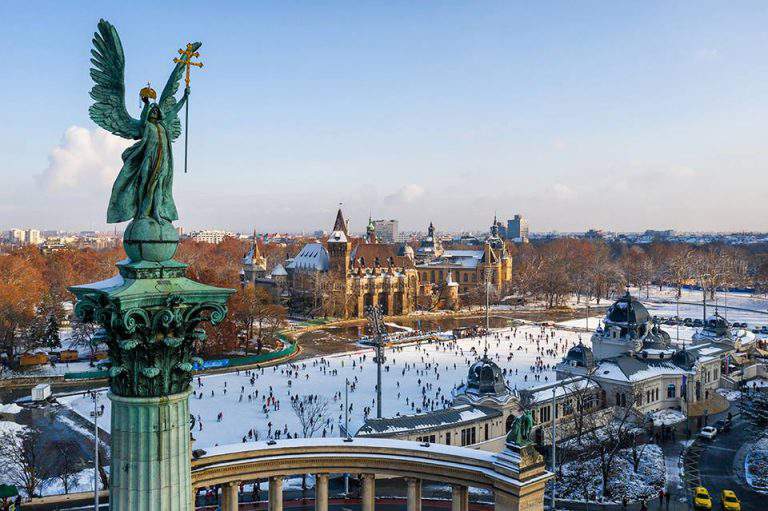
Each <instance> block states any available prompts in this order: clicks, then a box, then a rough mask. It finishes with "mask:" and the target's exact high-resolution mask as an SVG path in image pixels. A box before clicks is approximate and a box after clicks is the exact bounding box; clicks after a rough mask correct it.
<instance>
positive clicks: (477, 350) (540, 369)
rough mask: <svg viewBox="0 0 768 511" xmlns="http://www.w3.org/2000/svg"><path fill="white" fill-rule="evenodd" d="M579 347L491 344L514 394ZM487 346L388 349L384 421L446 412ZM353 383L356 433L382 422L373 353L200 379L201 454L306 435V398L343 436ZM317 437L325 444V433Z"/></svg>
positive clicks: (543, 334)
mask: <svg viewBox="0 0 768 511" xmlns="http://www.w3.org/2000/svg"><path fill="white" fill-rule="evenodd" d="M579 339H582V340H583V341H584V343H585V344H588V343H589V335H588V334H584V333H578V332H572V331H566V330H562V329H559V328H554V329H553V328H546V329H542V328H541V327H538V326H534V325H523V326H520V327H518V328H517V329H516V330H514V331H511V330H509V329H505V330H503V331H502V330H497V331H494V333H493V334H492V335H491V336H490V337H489V338H488V342H487V344H488V355H489V357H491V358H492V359H493V360H494V361H495V362H496V363H498V364H499V366H500V367H501V368H502V369H503V370H505V371H506V379H507V382H508V384H509V386H510V387H511V388H518V389H520V388H526V387H529V386H532V385H534V384H537V383H545V382H546V381H552V380H553V379H554V371H553V367H554V365H555V364H556V363H557V362H559V361H560V360H561V358H562V357H563V355H564V354H565V353H566V352H567V350H568V348H570V347H571V346H573V345H574V344H576V343H578V342H579ZM485 342H486V341H485V338H483V337H476V338H468V339H461V340H458V341H450V342H442V343H429V344H421V345H412V346H400V347H393V348H389V349H387V351H386V358H387V359H386V362H385V370H384V371H383V414H384V416H385V417H388V416H394V415H396V414H409V413H416V412H419V411H422V412H423V411H427V410H433V409H440V408H444V407H445V406H447V405H448V403H449V401H450V399H451V392H452V390H453V389H454V388H455V387H456V386H458V385H460V384H461V383H463V382H464V381H465V380H466V377H467V369H468V367H469V365H470V364H472V363H473V362H475V361H476V360H477V359H478V358H479V357H480V356H482V353H483V349H484V346H485ZM251 378H253V384H251ZM347 378H348V379H349V380H350V383H351V384H352V388H351V389H350V393H349V402H350V408H351V411H350V430H351V431H353V432H354V431H356V430H357V429H358V428H359V427H360V426H361V425H362V424H363V422H364V419H365V413H366V411H369V413H371V414H372V416H375V401H374V395H375V385H376V365H375V364H374V362H373V351H372V350H370V349H369V350H363V351H358V352H355V353H352V354H342V355H337V356H330V357H322V358H314V359H308V360H303V361H301V362H298V363H295V364H283V365H280V366H274V367H268V368H264V369H261V370H259V371H254V372H250V373H246V372H240V373H228V374H222V375H212V376H205V377H202V378H201V380H200V382H201V384H202V386H200V385H199V384H198V380H197V379H195V381H194V382H193V390H194V392H195V395H194V396H192V397H191V398H190V408H191V412H192V414H193V415H194V416H195V418H196V419H197V420H198V421H199V422H198V423H196V424H195V428H194V431H193V435H194V436H195V438H196V439H197V442H196V443H195V446H196V447H200V448H204V447H206V446H212V445H223V444H229V443H237V442H242V441H243V438H244V437H245V439H246V440H247V441H252V440H256V439H257V437H258V439H260V440H263V439H264V438H267V437H275V436H276V431H277V430H279V431H280V433H279V435H280V436H281V437H282V438H286V437H287V435H288V434H290V435H291V436H294V435H295V434H296V433H298V434H299V435H300V434H301V431H300V427H299V423H298V419H297V417H296V414H295V413H294V411H293V410H292V407H291V404H290V403H291V401H290V400H291V397H295V396H302V397H303V396H307V395H317V396H319V397H320V398H326V399H327V400H328V413H327V414H326V420H327V423H326V424H325V434H326V435H327V436H338V435H339V429H338V426H339V424H340V423H341V422H342V421H343V420H344V404H343V403H344V387H345V384H344V382H345V379H347ZM270 395H271V396H272V397H273V398H274V400H273V399H271V398H270ZM249 397H250V399H249ZM59 401H60V402H61V403H63V404H66V405H67V406H70V407H71V408H72V409H73V410H74V411H75V412H77V413H78V414H80V415H81V416H82V417H84V418H85V419H87V420H90V416H89V412H90V411H91V410H92V409H93V402H92V401H91V399H90V398H89V397H88V396H84V395H82V394H79V395H75V396H68V397H63V398H60V399H59ZM268 401H269V405H267V402H268ZM275 401H276V402H275ZM100 403H103V404H104V405H105V411H104V417H103V418H102V419H100V421H99V425H100V426H101V427H103V428H104V429H105V430H108V429H109V424H110V410H109V404H110V403H109V400H108V399H107V398H106V396H105V394H104V393H103V392H102V393H101V394H100ZM219 414H221V420H220V421H219V420H218V418H219ZM200 424H202V430H201V429H200ZM251 430H253V432H254V433H256V434H257V435H254V436H253V438H250V437H249V436H248V433H249V432H250V431H251ZM317 436H322V430H321V431H320V433H319V434H318V435H317Z"/></svg>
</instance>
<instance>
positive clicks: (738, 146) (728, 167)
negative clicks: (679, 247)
mask: <svg viewBox="0 0 768 511" xmlns="http://www.w3.org/2000/svg"><path fill="white" fill-rule="evenodd" d="M101 17H103V18H105V19H107V20H109V21H110V22H112V23H113V24H114V25H115V26H116V27H117V29H118V31H119V33H120V36H121V39H122V41H123V46H124V49H125V54H126V82H127V83H126V85H127V87H126V88H127V91H128V93H127V95H128V99H127V102H128V105H129V110H130V111H131V113H132V114H134V115H136V114H137V113H138V110H139V102H138V89H139V88H141V87H142V86H143V85H144V84H145V83H146V82H147V80H151V81H152V84H153V86H155V87H156V88H157V89H161V88H162V86H163V84H164V83H165V80H166V79H167V77H168V74H169V72H170V69H171V65H172V64H171V62H170V59H171V58H172V57H173V56H174V52H175V51H176V49H177V48H179V47H181V46H182V45H183V44H184V43H186V42H187V41H189V40H200V41H202V42H203V47H202V48H201V53H202V60H203V61H204V62H205V66H206V67H205V68H204V69H203V70H202V71H200V72H196V73H195V74H194V76H193V79H192V98H191V106H190V144H191V154H190V167H191V170H190V173H189V174H187V175H184V174H182V173H177V178H176V180H175V197H176V201H177V205H178V206H179V211H180V216H181V220H180V222H179V224H180V225H183V226H185V227H186V228H197V227H220V228H231V229H235V230H244V231H248V230H250V229H252V228H256V229H258V230H260V231H277V230H299V229H313V228H318V227H325V228H328V227H330V224H331V223H332V221H333V216H334V211H335V208H336V205H337V204H338V203H339V202H343V203H344V204H345V210H346V211H347V213H348V215H349V216H350V217H351V222H352V226H353V228H355V229H362V228H363V227H364V223H365V220H367V217H368V214H369V212H371V213H372V214H373V216H374V217H396V218H398V219H400V221H401V226H402V227H403V228H413V229H416V228H424V226H426V225H427V224H428V222H429V221H430V220H432V221H434V222H435V224H436V225H437V226H438V228H442V229H476V228H482V227H487V225H488V224H489V222H490V219H491V218H492V216H493V214H494V213H497V214H498V215H499V216H500V217H503V218H506V217H508V216H511V215H512V214H514V213H518V212H519V213H522V214H524V215H525V216H527V217H528V218H529V220H530V222H531V225H532V228H533V229H534V230H537V231H548V230H560V231H569V230H584V229H587V228H590V227H597V228H605V229H613V230H638V229H645V228H676V229H680V230H707V231H711V230H742V229H744V230H768V225H766V217H767V215H766V213H768V211H766V210H767V209H768V206H766V204H768V201H766V199H767V198H768V197H766V195H767V191H768V186H766V185H768V177H766V171H767V170H768V158H767V157H766V151H765V149H766V144H765V138H766V134H768V129H767V128H768V115H766V114H768V92H767V89H766V88H767V87H768V59H766V52H765V49H766V47H768V44H766V43H768V28H766V27H768V4H766V3H764V2H727V3H726V2H702V1H697V2H525V3H523V2H510V1H506V2H394V1H393V2H226V3H225V2H194V1H191V2H189V1H188V2H183V3H181V2H179V3H177V2H151V3H150V2H141V1H132V2H73V1H70V2H37V1H36V2H21V1H8V2H3V3H0V20H2V30H0V47H2V48H3V50H2V53H0V55H1V56H0V65H2V69H3V72H2V73H0V93H1V94H2V96H3V97H4V98H5V101H4V103H5V104H4V105H3V112H4V114H3V116H4V119H5V120H6V122H3V123H2V124H1V125H0V153H1V154H2V155H3V158H2V162H1V163H0V178H1V179H2V180H3V182H4V184H5V186H3V187H2V188H1V189H0V228H10V227H12V226H20V227H24V226H27V227H28V226H40V227H43V226H44V227H50V228H104V226H105V223H104V217H105V210H106V202H107V198H108V192H109V186H110V185H109V183H110V181H111V178H112V176H113V175H114V174H115V173H116V172H117V171H118V170H119V167H120V159H119V154H120V151H121V150H122V148H123V147H124V146H122V145H121V142H120V141H118V140H111V138H112V137H111V136H109V137H107V136H106V135H105V134H104V133H103V132H102V131H101V130H100V129H99V128H97V127H96V126H95V125H94V124H93V123H92V122H91V121H90V120H89V119H88V113H87V109H88V106H89V105H90V98H89V97H88V91H89V90H90V87H91V82H90V77H89V75H88V68H89V62H88V58H89V50H90V45H91V42H90V40H91V36H92V33H93V31H94V30H95V27H96V23H97V21H98V19H99V18H101ZM195 71H197V70H195ZM182 151H183V148H182V146H181V145H179V144H177V146H176V161H177V162H178V163H181V161H182V158H183V156H182ZM179 172H180V169H179Z"/></svg>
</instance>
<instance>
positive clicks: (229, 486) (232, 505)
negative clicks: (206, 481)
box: [221, 482, 240, 511]
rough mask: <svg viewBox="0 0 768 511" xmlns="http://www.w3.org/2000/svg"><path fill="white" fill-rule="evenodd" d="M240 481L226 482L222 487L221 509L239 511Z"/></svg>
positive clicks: (222, 510)
mask: <svg viewBox="0 0 768 511" xmlns="http://www.w3.org/2000/svg"><path fill="white" fill-rule="evenodd" d="M239 491H240V484H239V483H236V482H235V483H226V484H224V485H223V486H222V487H221V496H222V502H221V511H237V509H238V493H239Z"/></svg>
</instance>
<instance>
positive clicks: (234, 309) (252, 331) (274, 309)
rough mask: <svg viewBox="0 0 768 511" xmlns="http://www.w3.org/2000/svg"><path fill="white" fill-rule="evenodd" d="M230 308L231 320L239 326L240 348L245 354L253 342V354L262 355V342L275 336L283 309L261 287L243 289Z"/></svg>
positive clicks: (282, 322) (232, 299) (282, 321)
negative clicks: (254, 346)
mask: <svg viewBox="0 0 768 511" xmlns="http://www.w3.org/2000/svg"><path fill="white" fill-rule="evenodd" d="M229 306H230V311H231V312H230V315H231V317H232V320H233V321H234V322H235V324H236V325H237V326H238V333H239V335H238V339H239V341H240V342H239V344H240V347H241V349H243V350H244V351H245V354H246V355H247V354H248V349H249V348H250V347H252V346H253V344H254V341H255V344H256V352H257V353H259V352H261V347H262V346H263V344H264V340H266V339H269V338H272V337H274V336H275V335H277V332H278V330H279V329H280V328H281V327H282V326H283V324H284V323H285V318H286V315H287V312H286V310H285V307H283V306H282V305H279V304H277V303H275V301H274V299H273V297H272V295H271V294H270V293H269V291H267V290H266V289H264V288H263V287H261V286H253V285H248V286H245V287H244V288H243V289H242V290H240V291H239V292H238V293H235V295H234V296H233V297H232V298H231V299H230V303H229Z"/></svg>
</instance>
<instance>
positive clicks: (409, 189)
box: [386, 183, 424, 203]
mask: <svg viewBox="0 0 768 511" xmlns="http://www.w3.org/2000/svg"><path fill="white" fill-rule="evenodd" d="M423 196H424V188H423V187H421V186H419V185H417V184H414V183H410V184H407V185H405V186H402V187H400V188H399V189H398V190H397V191H396V192H395V193H393V194H390V195H387V197H386V200H388V201H395V202H401V203H411V202H415V201H416V200H418V199H420V198H421V197H423Z"/></svg>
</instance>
